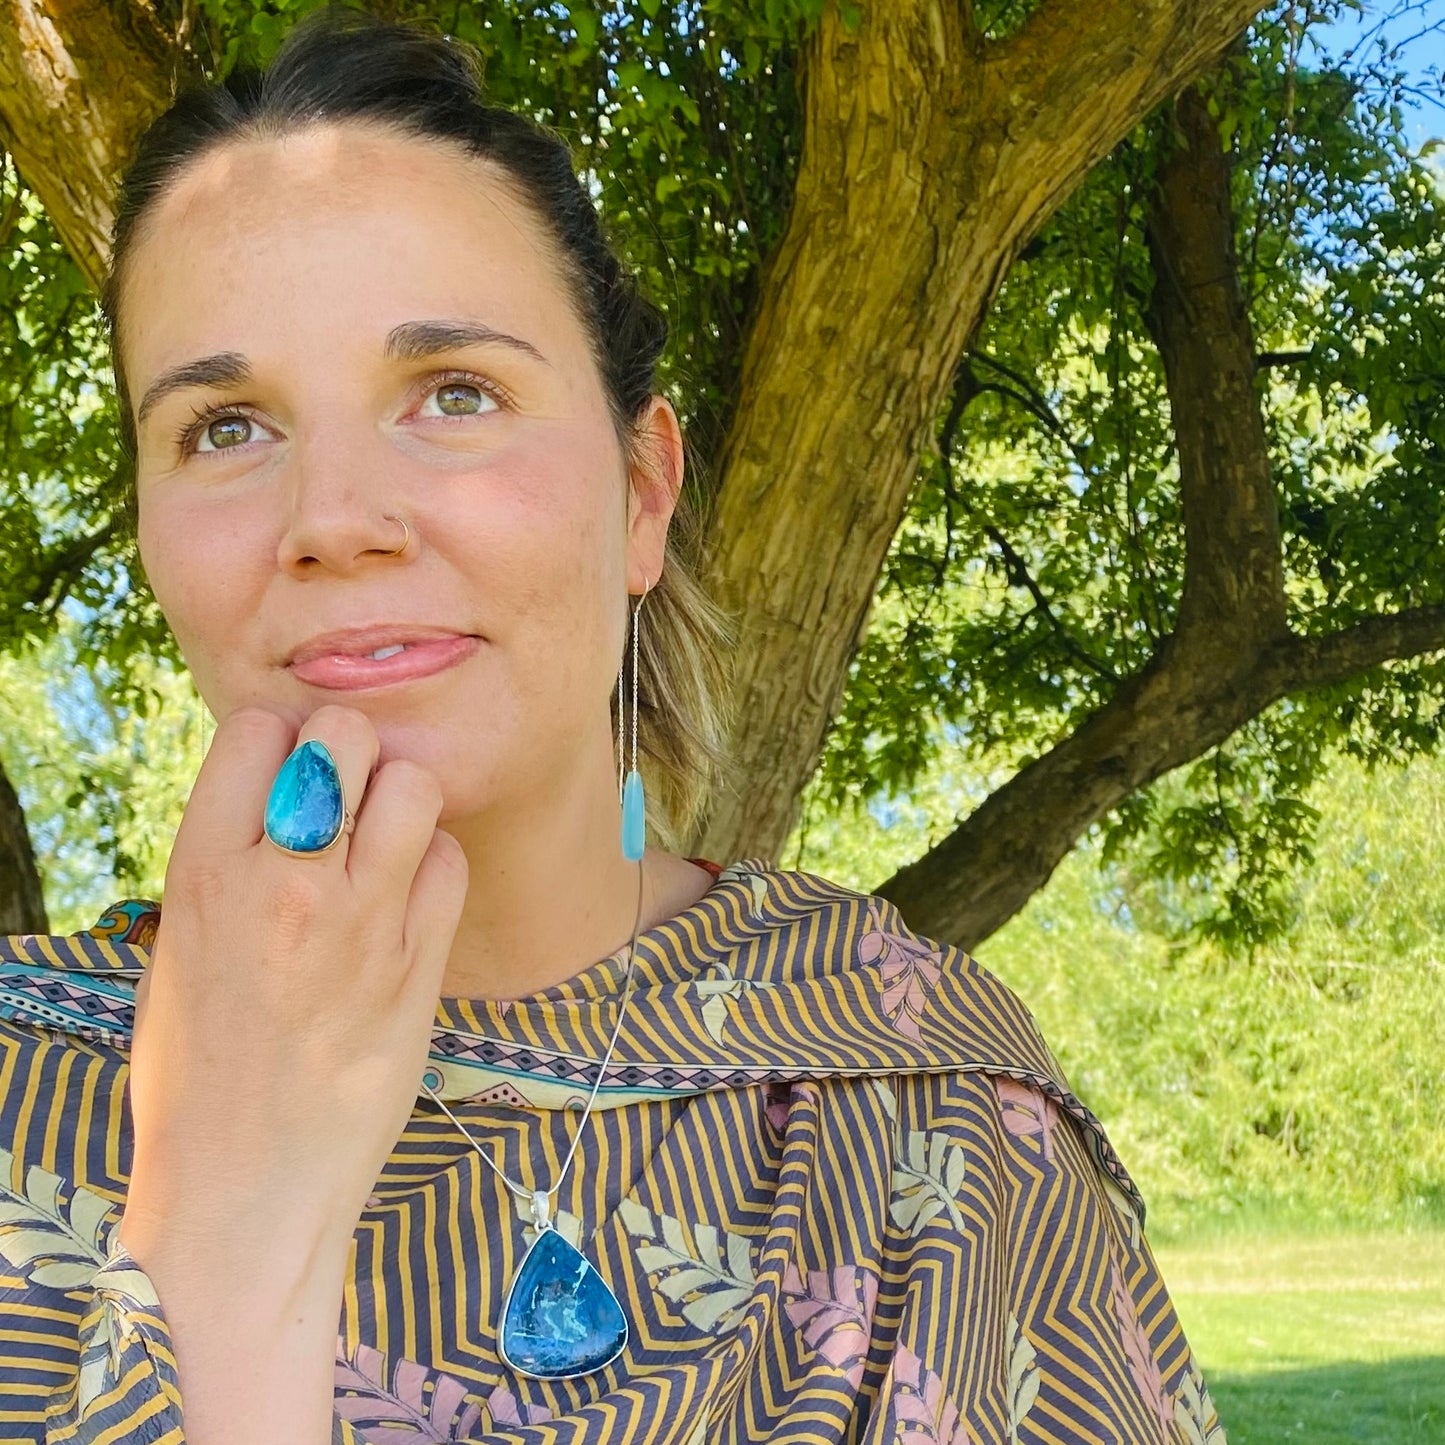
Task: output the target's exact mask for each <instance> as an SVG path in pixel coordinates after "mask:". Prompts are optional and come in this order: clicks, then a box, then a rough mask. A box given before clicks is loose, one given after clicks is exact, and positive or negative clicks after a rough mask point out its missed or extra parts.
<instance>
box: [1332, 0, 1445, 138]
mask: <svg viewBox="0 0 1445 1445" xmlns="http://www.w3.org/2000/svg"><path fill="white" fill-rule="evenodd" d="M1315 33H1316V35H1317V37H1318V39H1319V40H1320V41H1321V43H1322V44H1323V45H1324V46H1325V48H1326V50H1327V52H1328V53H1329V54H1331V55H1337V56H1338V55H1343V54H1344V53H1345V52H1346V51H1349V50H1351V49H1354V48H1356V47H1358V46H1359V45H1360V44H1361V42H1362V41H1363V42H1364V43H1366V44H1368V45H1371V46H1373V45H1375V44H1377V43H1378V41H1380V40H1384V42H1385V44H1386V46H1387V47H1394V46H1398V47H1399V48H1400V54H1399V56H1398V59H1397V61H1396V63H1397V64H1398V66H1399V68H1400V69H1401V70H1402V71H1405V72H1406V73H1407V74H1408V75H1409V77H1410V81H1411V84H1412V85H1413V86H1414V87H1415V88H1416V91H1417V94H1415V95H1414V96H1412V97H1409V98H1408V104H1407V109H1406V111H1405V117H1404V119H1405V131H1406V134H1407V136H1408V137H1409V140H1410V145H1411V147H1412V148H1413V149H1415V150H1419V149H1420V147H1422V146H1423V145H1425V143H1426V142H1427V141H1430V140H1434V139H1442V138H1445V104H1442V101H1445V95H1442V92H1441V76H1442V74H1445V0H1366V8H1365V13H1364V14H1363V15H1357V14H1355V13H1354V12H1352V11H1346V12H1345V14H1344V15H1342V16H1341V18H1340V19H1339V20H1338V21H1337V22H1336V23H1335V24H1333V25H1331V26H1329V27H1328V28H1324V27H1316V31H1315ZM1356 58H1359V57H1358V56H1357V57H1356ZM1420 92H1423V94H1422V93H1420Z"/></svg>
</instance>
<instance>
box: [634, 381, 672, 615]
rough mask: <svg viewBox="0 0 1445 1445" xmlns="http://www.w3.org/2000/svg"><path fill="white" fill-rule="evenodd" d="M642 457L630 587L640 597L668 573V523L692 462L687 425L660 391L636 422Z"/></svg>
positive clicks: (637, 468) (638, 464) (639, 456)
mask: <svg viewBox="0 0 1445 1445" xmlns="http://www.w3.org/2000/svg"><path fill="white" fill-rule="evenodd" d="M634 435H635V437H636V443H635V449H636V460H635V461H634V462H633V465H632V472H631V475H630V476H629V478H628V489H627V492H628V496H627V590H628V592H629V593H631V595H632V596H634V597H640V596H641V595H642V590H643V587H644V586H647V587H656V586H657V580H658V578H659V577H661V576H662V566H663V558H664V556H665V554H666V549H667V528H668V524H669V523H670V522H671V521H672V514H673V512H674V511H675V510H676V508H677V499H678V497H679V496H681V495H682V478H683V469H684V467H685V465H686V463H685V454H684V451H683V445H682V426H681V424H680V423H679V422H678V419H677V413H676V412H675V411H674V410H673V409H672V403H671V402H670V401H668V399H667V398H666V397H665V396H654V397H652V398H651V400H650V401H649V402H648V404H647V409H646V411H645V412H644V413H643V415H642V417H641V418H640V419H639V421H638V424H637V426H636V428H635V431H634Z"/></svg>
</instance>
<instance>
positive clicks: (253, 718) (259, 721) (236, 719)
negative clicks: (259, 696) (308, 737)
mask: <svg viewBox="0 0 1445 1445" xmlns="http://www.w3.org/2000/svg"><path fill="white" fill-rule="evenodd" d="M222 729H225V730H226V731H227V732H228V733H234V734H235V735H236V737H237V738H238V739H239V740H240V741H241V742H242V743H243V744H246V745H248V746H250V747H256V748H263V747H275V746H277V745H278V744H280V745H281V746H284V745H285V743H286V742H287V741H288V739H289V730H288V729H287V726H286V721H285V719H284V718H282V717H281V716H280V715H279V714H278V713H274V712H272V711H271V710H270V709H269V708H264V707H260V706H259V705H257V704H256V703H246V704H245V705H244V706H242V707H238V708H237V709H236V710H235V711H234V712H232V713H230V714H228V715H227V716H226V717H225V718H224V719H222V721H221V722H220V723H218V724H217V727H216V731H217V732H218V733H219V732H220V731H221V730H222Z"/></svg>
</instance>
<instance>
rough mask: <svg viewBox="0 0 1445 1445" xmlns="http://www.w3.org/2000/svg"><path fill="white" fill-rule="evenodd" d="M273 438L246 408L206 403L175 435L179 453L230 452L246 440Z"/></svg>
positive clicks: (241, 445)
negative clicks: (243, 409)
mask: <svg viewBox="0 0 1445 1445" xmlns="http://www.w3.org/2000/svg"><path fill="white" fill-rule="evenodd" d="M267 438H269V439H271V440H273V441H274V440H275V437H274V435H273V433H272V432H271V431H269V430H268V429H267V428H266V427H264V426H262V425H261V423H260V422H259V421H257V420H256V418H255V417H253V416H251V415H250V414H249V413H248V412H244V411H239V410H237V409H236V408H235V407H231V408H228V409H227V408H222V407H206V408H203V409H202V410H200V411H198V412H197V413H196V414H195V416H194V417H193V418H192V419H191V420H190V421H189V422H187V423H186V425H185V426H183V427H182V428H181V430H180V432H179V434H178V435H177V437H176V445H177V448H178V449H179V451H180V452H181V454H182V455H183V456H184V455H188V454H190V453H191V452H196V453H200V452H229V451H235V450H236V449H237V448H239V447H243V446H245V445H246V443H247V442H252V441H258V440H265V439H267Z"/></svg>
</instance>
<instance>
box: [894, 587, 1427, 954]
mask: <svg viewBox="0 0 1445 1445" xmlns="http://www.w3.org/2000/svg"><path fill="white" fill-rule="evenodd" d="M1177 642H1178V639H1177V638H1171V639H1166V642H1165V644H1164V646H1163V648H1161V650H1160V652H1159V653H1158V654H1157V655H1156V657H1155V659H1154V661H1153V662H1152V663H1151V665H1150V666H1149V667H1148V668H1147V669H1146V670H1145V671H1144V672H1143V673H1141V674H1140V675H1139V676H1138V677H1136V678H1131V679H1129V680H1128V681H1127V682H1125V683H1124V684H1123V686H1122V687H1121V688H1120V689H1119V691H1118V692H1117V693H1115V695H1114V696H1113V697H1112V698H1111V699H1110V700H1109V701H1108V702H1107V703H1105V704H1104V706H1103V707H1101V708H1100V709H1099V710H1098V711H1097V712H1096V713H1094V714H1093V716H1092V717H1090V718H1089V719H1088V720H1087V721H1086V722H1085V723H1084V724H1083V725H1082V726H1081V727H1079V728H1078V729H1077V730H1076V731H1075V732H1074V733H1072V734H1071V735H1070V736H1069V737H1067V738H1065V739H1064V740H1063V741H1062V742H1060V743H1059V744H1058V745H1057V746H1056V747H1054V748H1051V749H1050V750H1049V751H1048V752H1046V753H1044V754H1042V755H1041V756H1040V757H1038V758H1035V759H1034V761H1033V762H1031V763H1029V764H1028V765H1026V766H1025V767H1024V768H1023V769H1021V770H1020V771H1019V772H1018V773H1017V774H1016V775H1015V776H1014V777H1013V778H1012V779H1010V781H1009V782H1007V783H1006V784H1004V786H1003V787H1002V788H1000V789H998V791H997V792H995V793H993V794H992V795H991V796H990V797H989V798H988V799H987V800H986V801H985V802H984V803H983V804H982V805H981V806H980V807H979V808H978V809H977V810H976V811H975V812H973V813H972V814H971V815H970V816H969V817H968V818H967V819H965V820H964V821H963V822H962V823H961V824H959V826H958V827H957V828H955V829H954V830H953V832H952V833H950V834H949V836H948V837H947V838H945V839H944V840H943V841H942V842H941V843H938V844H937V845H935V846H934V847H933V848H932V849H931V850H930V851H929V852H928V853H927V854H925V855H924V857H922V858H920V859H919V860H918V861H917V862H916V863H911V864H909V865H908V866H907V867H905V868H901V869H899V871H898V872H897V873H895V874H894V875H893V877H892V878H890V879H889V880H888V881H887V882H886V883H884V884H883V885H882V886H881V887H879V888H878V889H877V890H876V891H877V892H879V893H881V894H882V895H883V896H884V897H886V898H889V899H891V900H892V901H893V902H894V903H896V904H897V905H898V907H899V909H900V910H901V911H902V912H903V914H904V916H905V917H907V918H908V919H909V920H910V921H911V923H912V925H913V926H914V927H915V928H917V929H918V930H919V931H920V932H922V933H925V934H927V935H929V936H930V937H933V938H941V939H947V940H949V941H950V942H954V943H958V944H959V945H960V946H962V947H964V948H973V947H975V946H977V944H978V943H979V942H980V941H981V940H982V939H984V938H987V937H988V936H989V934H991V933H993V932H994V931H995V930H997V929H998V928H1001V927H1002V926H1003V924H1005V923H1006V922H1007V921H1008V920H1009V919H1010V918H1012V917H1013V915H1014V914H1015V913H1016V912H1018V910H1019V909H1020V908H1022V907H1023V905H1024V904H1025V903H1026V902H1027V901H1028V900H1029V898H1030V897H1032V896H1033V894H1034V893H1035V892H1037V891H1038V889H1040V888H1041V887H1043V885H1044V884H1045V883H1046V882H1047V881H1048V878H1049V876H1050V874H1052V872H1053V870H1054V869H1055V868H1056V867H1057V866H1058V864H1059V863H1060V861H1061V860H1062V859H1063V858H1064V856H1065V855H1066V854H1067V853H1068V852H1069V850H1070V849H1071V848H1072V847H1073V846H1074V845H1075V843H1076V842H1077V841H1078V839H1079V838H1080V837H1081V836H1082V834H1083V833H1084V831H1085V830H1086V829H1087V828H1088V827H1089V826H1090V825H1091V824H1092V823H1094V822H1096V821H1097V820H1098V819H1100V818H1102V817H1104V815H1105V814H1107V813H1108V812H1109V811H1110V810H1111V809H1113V808H1116V807H1118V806H1119V804H1120V803H1122V802H1123V801H1124V800H1125V799H1126V798H1128V797H1129V796H1130V795H1131V794H1133V793H1135V792H1137V791H1138V790H1139V789H1140V788H1143V787H1146V786H1147V785H1148V784H1149V783H1151V782H1153V781H1154V780H1155V779H1156V778H1159V777H1162V776H1163V775H1164V774H1165V773H1167V772H1169V771H1170V770H1171V769H1173V768H1176V767H1179V766H1181V765H1182V764H1184V763H1187V762H1191V761H1192V760H1193V759H1195V758H1197V757H1200V756H1201V755H1202V754H1204V753H1206V752H1208V750H1209V749H1210V748H1212V747H1216V746H1217V745H1218V744H1220V743H1222V742H1223V741H1224V740H1225V739H1226V738H1228V737H1229V736H1230V734H1232V733H1233V732H1235V731H1236V730H1237V729H1238V728H1240V727H1241V726H1242V725H1243V724H1244V723H1245V722H1247V721H1248V720H1249V719H1250V718H1252V717H1255V716H1256V715H1257V714H1259V713H1260V712H1262V711H1263V710H1264V709H1265V708H1267V707H1269V706H1270V705H1271V704H1272V703H1275V702H1278V701H1279V700H1280V699H1281V698H1283V697H1286V696H1288V695H1290V694H1292V693H1300V692H1307V691H1309V690H1311V689H1314V688H1319V687H1328V686H1331V685H1332V684H1335V683H1339V682H1343V681H1344V680H1345V679H1347V678H1349V677H1353V676H1355V675H1356V674H1358V673H1360V672H1363V671H1365V670H1366V669H1368V668H1371V667H1378V666H1379V665H1380V664H1381V663H1385V662H1390V661H1403V660H1405V659H1408V658H1412V657H1418V656H1421V655H1422V654H1424V653H1428V652H1437V651H1445V606H1430V607H1418V608H1414V609H1412V610H1410V611H1407V612H1401V613H1395V614H1392V615H1388V616H1382V617H1371V618H1367V619H1365V620H1364V621H1362V622H1358V623H1356V624H1354V625H1353V626H1351V627H1347V628H1345V629H1343V630H1341V631H1339V632H1335V633H1330V634H1328V635H1325V636H1320V637H1302V636H1298V635H1293V634H1291V635H1287V636H1285V637H1283V638H1279V639H1276V640H1275V641H1274V642H1272V643H1271V644H1269V645H1268V646H1266V647H1264V648H1263V649H1261V650H1259V651H1258V652H1257V653H1256V654H1255V655H1254V656H1253V657H1252V658H1243V659H1240V660H1239V662H1238V665H1236V666H1233V667H1226V666H1221V665H1218V664H1217V663H1216V666H1215V668H1214V670H1213V671H1212V672H1208V673H1204V672H1201V671H1200V669H1199V668H1198V666H1197V665H1195V663H1194V661H1193V660H1192V659H1191V658H1190V656H1189V655H1188V654H1187V653H1185V652H1183V651H1182V650H1181V649H1180V648H1179V647H1178V645H1177Z"/></svg>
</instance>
